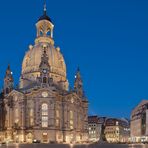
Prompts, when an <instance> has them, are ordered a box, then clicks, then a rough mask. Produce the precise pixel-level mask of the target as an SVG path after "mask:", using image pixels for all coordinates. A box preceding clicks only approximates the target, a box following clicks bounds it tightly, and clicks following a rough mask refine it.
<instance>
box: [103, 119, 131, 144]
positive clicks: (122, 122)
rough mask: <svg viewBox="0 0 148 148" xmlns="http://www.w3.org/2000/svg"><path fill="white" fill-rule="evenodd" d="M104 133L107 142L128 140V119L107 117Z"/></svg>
mask: <svg viewBox="0 0 148 148" xmlns="http://www.w3.org/2000/svg"><path fill="white" fill-rule="evenodd" d="M104 133H105V137H106V140H107V141H108V142H109V143H118V142H128V141H129V137H130V125H129V121H128V120H126V119H117V118H107V119H106V121H105V131H104Z"/></svg>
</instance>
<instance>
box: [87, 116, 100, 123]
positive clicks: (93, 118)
mask: <svg viewBox="0 0 148 148" xmlns="http://www.w3.org/2000/svg"><path fill="white" fill-rule="evenodd" d="M90 123H96V124H98V123H99V117H98V116H88V124H90Z"/></svg>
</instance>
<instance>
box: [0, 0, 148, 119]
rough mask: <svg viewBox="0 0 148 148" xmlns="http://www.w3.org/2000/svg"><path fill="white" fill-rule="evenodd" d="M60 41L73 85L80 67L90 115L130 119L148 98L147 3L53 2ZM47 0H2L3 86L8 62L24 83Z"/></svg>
mask: <svg viewBox="0 0 148 148" xmlns="http://www.w3.org/2000/svg"><path fill="white" fill-rule="evenodd" d="M47 9H48V15H49V16H50V17H51V19H52V21H53V22H54V25H55V29H54V39H55V43H56V46H60V48H61V52H62V53H63V55H64V57H65V61H66V64H67V73H68V79H69V82H70V85H71V87H72V86H73V81H74V75H75V71H76V69H77V66H78V65H79V67H80V69H81V74H82V77H83V81H84V89H85V92H86V95H87V97H88V99H89V114H91V115H92V114H98V115H99V116H113V117H129V116H130V112H131V110H132V109H133V107H135V106H136V105H137V104H138V103H139V102H140V101H141V100H142V99H148V1H147V0H47ZM42 11H43V0H3V1H0V19H1V21H0V86H1V87H2V83H3V77H4V74H5V70H6V67H7V65H8V63H10V64H11V69H12V71H13V73H14V78H15V83H18V81H19V76H20V73H21V64H22V60H23V56H24V54H25V52H26V51H27V50H28V46H29V44H34V39H35V37H36V28H35V23H36V22H37V20H38V18H39V16H41V15H42Z"/></svg>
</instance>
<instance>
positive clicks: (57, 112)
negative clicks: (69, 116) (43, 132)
mask: <svg viewBox="0 0 148 148" xmlns="http://www.w3.org/2000/svg"><path fill="white" fill-rule="evenodd" d="M56 117H57V118H59V117H60V114H59V110H56Z"/></svg>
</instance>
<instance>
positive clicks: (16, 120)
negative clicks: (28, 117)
mask: <svg viewBox="0 0 148 148" xmlns="http://www.w3.org/2000/svg"><path fill="white" fill-rule="evenodd" d="M18 122H19V111H18V109H15V123H17V124H18Z"/></svg>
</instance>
